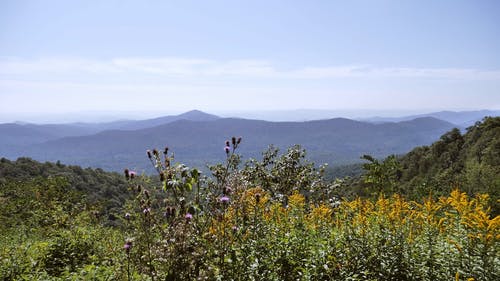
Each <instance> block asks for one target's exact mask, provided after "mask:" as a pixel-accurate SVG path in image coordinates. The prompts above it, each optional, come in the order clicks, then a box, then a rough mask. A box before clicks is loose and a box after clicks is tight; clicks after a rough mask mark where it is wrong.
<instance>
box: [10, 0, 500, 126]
mask: <svg viewBox="0 0 500 281" xmlns="http://www.w3.org/2000/svg"><path fill="white" fill-rule="evenodd" d="M499 14H500V1H496V0H491V1H486V0H468V1H465V0H440V1H435V0H407V1H406V0H394V1H385V0H377V1H375V0H373V1H372V0H366V1H359V0H350V1H335V0H329V1H314V0H311V1H293V0H288V1H274V0H265V1H259V0H257V1H189V0H186V1H152V0H149V1H148V0H144V1H126V0H119V1H112V0H109V1H92V0H87V1H65V0H62V1H58V0H49V1H41V0H40V1H24V0H3V1H0V121H2V122H8V121H13V120H21V119H23V120H25V121H37V120H38V121H44V120H48V119H50V118H48V117H47V116H52V118H56V119H57V118H62V119H64V120H70V119H71V120H72V119H78V118H87V119H89V118H91V117H93V118H94V119H99V118H110V116H120V117H124V116H154V115H165V114H176V113H181V112H184V111H188V110H191V109H199V110H204V111H207V112H210V113H216V114H217V113H219V114H224V113H227V114H232V113H235V114H236V113H237V112H251V111H253V112H255V111H286V110H295V109H318V110H338V111H339V112H340V111H343V112H346V111H349V110H351V111H355V110H365V111H372V112H379V113H380V112H404V111H407V112H410V111H412V112H418V111H422V112H425V111H435V110H475V109H500V52H499V50H500V17H498V15H499ZM378 115H380V114H378ZM44 118H45V119H44ZM33 119H34V120H33Z"/></svg>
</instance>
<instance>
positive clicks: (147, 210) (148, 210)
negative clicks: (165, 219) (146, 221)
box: [142, 208, 151, 216]
mask: <svg viewBox="0 0 500 281" xmlns="http://www.w3.org/2000/svg"><path fill="white" fill-rule="evenodd" d="M142 212H143V213H144V215H145V216H147V215H148V214H149V213H150V212H151V208H145V209H144V210H142Z"/></svg>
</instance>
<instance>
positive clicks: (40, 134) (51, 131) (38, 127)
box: [0, 110, 220, 146]
mask: <svg viewBox="0 0 500 281" xmlns="http://www.w3.org/2000/svg"><path fill="white" fill-rule="evenodd" d="M218 118H220V117H218V116H216V115H212V114H208V113H205V112H202V111H199V110H191V111H188V112H185V113H182V114H179V115H168V116H163V117H159V118H153V119H146V120H120V121H113V122H105V123H82V122H79V123H69V124H33V123H25V122H15V123H4V124H0V136H2V138H0V145H4V146H5V145H7V146H10V145H20V144H24V145H29V144H36V143H41V142H45V141H49V140H55V139H58V138H63V137H77V136H87V135H93V134H97V133H99V132H103V131H106V130H138V129H144V128H150V127H154V126H158V125H162V124H167V123H170V122H174V121H178V120H192V121H210V120H216V119H218Z"/></svg>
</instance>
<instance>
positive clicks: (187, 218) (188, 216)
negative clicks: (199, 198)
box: [185, 213, 193, 221]
mask: <svg viewBox="0 0 500 281" xmlns="http://www.w3.org/2000/svg"><path fill="white" fill-rule="evenodd" d="M185 218H186V220H187V221H190V220H191V219H192V218H193V215H191V214H190V213H187V214H186V216H185Z"/></svg>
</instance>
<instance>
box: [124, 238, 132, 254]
mask: <svg viewBox="0 0 500 281" xmlns="http://www.w3.org/2000/svg"><path fill="white" fill-rule="evenodd" d="M130 248H132V241H130V240H127V242H125V245H123V249H125V252H127V253H128V252H130Z"/></svg>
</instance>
